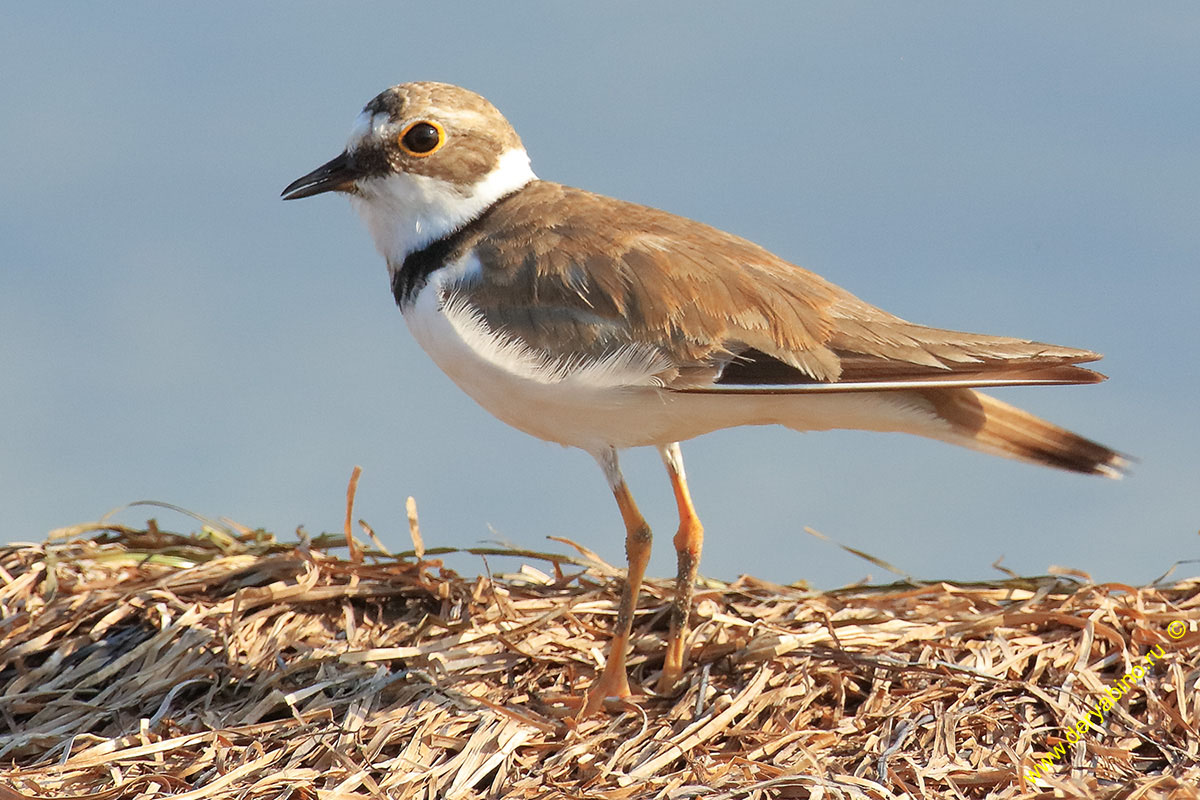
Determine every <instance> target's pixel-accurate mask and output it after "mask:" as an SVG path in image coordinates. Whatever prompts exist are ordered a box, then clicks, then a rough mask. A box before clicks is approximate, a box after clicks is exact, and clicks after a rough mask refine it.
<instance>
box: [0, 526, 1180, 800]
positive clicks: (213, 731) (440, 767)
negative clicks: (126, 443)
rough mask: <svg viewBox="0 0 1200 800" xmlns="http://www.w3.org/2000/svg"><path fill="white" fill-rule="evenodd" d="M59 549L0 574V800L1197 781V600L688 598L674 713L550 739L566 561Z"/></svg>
mask: <svg viewBox="0 0 1200 800" xmlns="http://www.w3.org/2000/svg"><path fill="white" fill-rule="evenodd" d="M413 520H414V531H415V514H414V516H413ZM66 533H67V534H68V536H67V538H65V539H63V538H59V539H56V540H53V541H52V542H51V543H46V544H23V545H12V546H8V547H5V548H0V613H2V618H0V800H12V798H18V797H21V796H53V797H63V796H68V795H79V796H87V797H103V798H117V797H158V796H168V795H169V796H174V797H179V798H235V797H236V798H313V797H321V798H335V797H388V798H392V797H397V798H399V797H414V798H428V799H429V800H433V798H445V799H446V800H453V799H454V798H476V797H522V798H526V797H528V798H534V797H545V798H550V797H596V798H612V799H613V800H616V799H617V798H643V797H645V798H650V797H655V798H688V797H706V798H769V797H811V798H823V797H825V798H839V797H869V798H891V797H1004V798H1018V797H1052V796H1059V797H1062V796H1084V797H1122V798H1135V797H1166V796H1172V797H1194V796H1196V793H1195V790H1194V789H1193V788H1192V787H1194V786H1196V785H1197V783H1198V782H1200V761H1198V758H1200V754H1198V742H1200V739H1198V737H1197V726H1198V725H1200V694H1198V693H1197V692H1196V684H1197V679H1198V672H1197V667H1198V663H1200V647H1197V645H1198V644H1200V633H1197V632H1196V629H1197V623H1198V622H1200V608H1197V606H1198V604H1200V590H1198V584H1197V583H1196V582H1184V583H1178V584H1174V585H1155V586H1146V587H1141V588H1135V587H1129V586H1119V585H1112V584H1108V585H1095V584H1093V583H1091V582H1090V581H1088V580H1086V579H1085V578H1083V577H1081V576H1059V577H1043V578H1034V579H1013V580H1009V581H1004V582H1001V583H996V584H993V585H969V586H968V585H953V584H950V583H935V584H930V585H921V586H913V585H903V586H889V587H879V588H858V589H854V590H847V591H839V592H814V591H808V590H804V589H800V588H795V587H786V586H777V585H773V584H768V583H764V582H762V581H758V580H755V579H753V578H742V579H740V580H738V581H737V582H735V583H733V584H729V585H725V584H716V583H709V584H708V586H707V588H706V589H704V590H702V591H700V592H698V606H697V630H696V634H695V636H694V639H693V646H692V663H693V667H692V669H691V671H690V673H689V675H690V684H689V685H688V688H687V689H686V691H685V692H684V693H683V694H682V695H681V696H680V697H677V698H660V697H653V696H647V697H644V698H641V699H640V700H639V702H638V704H637V706H629V707H627V708H625V709H617V710H615V711H614V713H612V714H611V715H608V716H604V717H599V718H595V719H589V720H585V721H582V722H579V723H578V724H575V723H574V722H573V721H572V720H570V719H569V708H568V707H567V706H566V705H565V704H564V702H563V697H564V696H567V695H571V694H572V693H575V694H577V693H578V692H579V691H580V690H581V689H583V688H585V687H586V686H587V685H588V683H589V682H590V681H591V680H592V678H593V677H594V676H595V675H596V674H597V667H598V665H599V663H600V660H601V659H602V657H603V656H602V654H603V652H604V646H605V641H606V633H607V630H608V628H609V625H610V623H611V620H612V617H613V614H614V609H615V601H616V595H617V592H618V591H619V583H618V578H619V572H618V571H617V570H615V569H614V568H612V567H611V566H609V565H607V564H605V563H603V562H601V561H599V560H598V559H596V558H594V557H589V556H590V554H587V553H582V554H579V555H577V556H575V557H565V556H548V555H543V554H536V553H526V554H524V559H525V561H526V563H528V564H534V565H536V566H526V567H524V568H522V569H521V571H520V572H519V573H517V574H515V575H510V576H507V577H503V578H499V577H496V578H489V577H480V578H475V579H470V580H467V579H464V578H460V577H459V576H457V575H455V574H454V573H452V572H450V571H448V570H446V569H443V568H441V567H440V565H439V562H437V561H435V560H429V557H430V555H433V554H432V553H424V559H418V558H416V557H415V556H414V555H412V554H410V555H409V556H408V557H392V556H389V555H386V554H384V553H383V552H380V551H365V552H364V551H363V549H362V548H361V547H360V546H352V547H351V549H350V554H349V556H348V557H347V558H345V559H342V558H338V557H336V556H334V555H331V553H330V550H332V549H335V548H336V546H337V545H338V544H339V543H340V544H341V545H342V546H343V547H345V546H346V542H345V540H341V539H340V537H338V539H337V540H335V539H333V538H332V537H321V538H320V539H317V540H314V541H311V542H302V543H298V544H282V543H278V542H276V541H275V540H274V539H273V538H272V537H270V536H268V535H265V534H263V533H262V532H250V531H245V530H241V529H237V528H236V527H233V526H224V529H223V530H222V526H217V525H210V526H205V527H204V528H203V529H202V531H201V532H200V533H197V534H194V535H190V536H180V535H176V534H172V533H167V532H163V531H160V530H158V529H157V527H156V526H155V525H154V524H153V523H150V524H149V525H148V527H147V529H145V530H133V529H129V528H124V527H121V526H113V525H98V526H94V527H91V528H79V529H74V530H71V531H67V532H66ZM339 540H340V542H339ZM414 541H415V542H416V545H417V548H418V549H419V548H420V547H421V545H420V540H419V537H415V538H414ZM376 546H378V543H377V542H376ZM380 550H381V548H380ZM669 597H670V586H669V584H667V583H666V582H654V581H651V582H650V583H649V585H648V586H647V588H646V590H645V592H644V594H643V596H642V602H641V611H640V613H639V615H638V619H637V623H636V633H637V634H638V639H637V650H636V652H635V653H634V654H633V656H632V658H631V664H632V665H633V674H634V677H635V678H636V679H637V682H638V683H640V684H642V685H643V686H647V687H648V686H651V685H653V678H654V677H655V673H656V671H657V668H658V667H659V662H660V658H661V656H660V649H661V645H662V639H663V636H664V631H665V628H666V614H665V610H666V607H667V606H666V604H667V601H668V599H669ZM1175 620H1182V621H1184V622H1185V623H1186V625H1187V632H1186V633H1185V635H1183V637H1182V638H1179V639H1174V638H1171V637H1170V636H1169V635H1168V634H1167V627H1168V624H1169V623H1171V622H1173V621H1175ZM1158 647H1161V648H1162V650H1161V651H1156V648H1158ZM1154 652H1163V653H1164V656H1162V657H1160V658H1158V659H1157V660H1155V661H1154V663H1153V664H1151V665H1150V666H1149V668H1148V670H1147V672H1146V674H1145V676H1144V677H1143V678H1142V679H1141V680H1140V681H1139V682H1138V683H1137V685H1136V687H1130V690H1129V691H1128V692H1126V693H1124V696H1123V697H1122V698H1121V699H1120V701H1119V702H1118V703H1117V704H1116V706H1115V707H1114V708H1112V709H1111V710H1110V711H1108V712H1107V714H1106V718H1105V719H1104V722H1103V725H1102V726H1100V727H1095V728H1092V729H1090V730H1088V731H1087V732H1086V733H1084V734H1083V736H1082V737H1081V739H1080V741H1081V744H1080V745H1078V746H1074V747H1068V748H1066V751H1065V755H1064V756H1063V757H1061V758H1057V759H1055V763H1053V764H1052V765H1051V768H1050V770H1049V774H1048V775H1046V776H1045V777H1044V778H1041V779H1039V780H1038V781H1037V782H1036V783H1033V782H1031V781H1030V779H1029V771H1030V770H1031V769H1033V768H1034V767H1035V763H1036V760H1037V759H1041V758H1046V757H1047V753H1048V751H1050V750H1051V748H1053V747H1054V746H1055V745H1057V744H1058V743H1060V742H1063V741H1064V739H1063V731H1064V729H1065V728H1068V727H1070V726H1073V725H1075V723H1076V722H1077V721H1078V720H1079V719H1080V718H1082V717H1085V716H1086V715H1087V713H1088V711H1089V709H1091V708H1092V707H1093V706H1094V705H1095V704H1096V703H1097V701H1098V700H1099V699H1100V698H1101V697H1103V696H1104V693H1105V689H1106V688H1108V687H1112V686H1114V685H1115V684H1116V683H1117V682H1118V680H1119V679H1121V677H1122V676H1123V675H1125V674H1126V673H1127V672H1129V671H1130V670H1131V669H1133V668H1134V667H1135V665H1137V664H1140V663H1143V656H1144V655H1145V654H1147V653H1154ZM1060 752H1061V751H1060Z"/></svg>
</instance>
